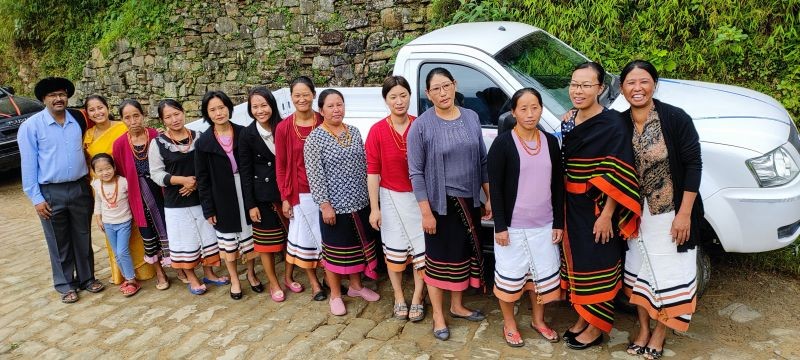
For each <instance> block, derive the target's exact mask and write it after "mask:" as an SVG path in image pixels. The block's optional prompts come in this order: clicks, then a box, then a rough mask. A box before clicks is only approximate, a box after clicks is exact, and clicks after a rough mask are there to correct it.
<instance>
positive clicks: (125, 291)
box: [119, 281, 142, 297]
mask: <svg viewBox="0 0 800 360" xmlns="http://www.w3.org/2000/svg"><path fill="white" fill-rule="evenodd" d="M141 288H142V285H141V284H139V283H138V282H134V281H125V282H123V283H122V285H120V287H119V291H120V292H122V295H125V297H131V296H133V295H136V293H138V292H139V290H141Z"/></svg>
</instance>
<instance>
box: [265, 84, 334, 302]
mask: <svg viewBox="0 0 800 360" xmlns="http://www.w3.org/2000/svg"><path fill="white" fill-rule="evenodd" d="M289 91H290V92H291V94H292V103H293V104H294V107H295V112H294V113H293V114H291V115H289V117H287V118H286V119H285V120H284V121H281V122H280V123H278V126H277V127H276V128H275V162H276V165H277V166H276V167H275V173H276V175H277V178H278V180H277V181H278V190H279V191H280V193H281V201H282V211H283V215H284V216H286V218H288V219H289V233H288V237H287V243H286V262H287V263H289V264H294V265H297V266H299V267H301V268H304V269H306V275H308V281H309V283H310V284H311V290H312V292H313V297H314V300H316V301H322V300H325V299H327V297H328V296H327V295H326V294H325V292H324V291H322V286H321V285H320V283H319V280H318V279H317V273H316V268H317V265H318V263H319V260H320V256H321V254H322V236H321V235H320V227H319V207H318V206H317V204H315V203H314V200H313V199H312V198H311V189H310V188H309V185H308V177H307V176H306V164H305V160H304V159H303V146H304V145H305V140H306V138H307V137H308V134H310V133H311V130H314V129H315V128H316V127H317V126H319V125H320V124H321V123H322V116H320V115H319V113H317V112H315V111H314V109H312V108H311V104H312V103H313V102H314V96H315V95H316V91H315V90H314V83H313V82H312V81H311V79H309V78H307V77H305V76H300V77H298V78H296V79H294V80H293V81H292V83H291V84H290V85H289ZM284 276H285V278H284V284H285V285H286V287H287V288H288V289H289V290H290V291H292V292H296V293H298V292H301V291H303V286H302V285H300V283H297V282H295V281H294V280H292V272H291V271H287V272H286V273H285V275H284Z"/></svg>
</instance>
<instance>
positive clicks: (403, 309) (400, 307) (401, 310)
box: [392, 303, 408, 320]
mask: <svg viewBox="0 0 800 360" xmlns="http://www.w3.org/2000/svg"><path fill="white" fill-rule="evenodd" d="M392 313H393V314H394V318H395V319H397V320H406V319H408V305H406V304H405V303H400V304H394V309H393V310H392Z"/></svg>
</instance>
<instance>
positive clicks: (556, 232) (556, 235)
mask: <svg viewBox="0 0 800 360" xmlns="http://www.w3.org/2000/svg"><path fill="white" fill-rule="evenodd" d="M561 240H564V230H561V229H553V244H558V243H560V242H561Z"/></svg>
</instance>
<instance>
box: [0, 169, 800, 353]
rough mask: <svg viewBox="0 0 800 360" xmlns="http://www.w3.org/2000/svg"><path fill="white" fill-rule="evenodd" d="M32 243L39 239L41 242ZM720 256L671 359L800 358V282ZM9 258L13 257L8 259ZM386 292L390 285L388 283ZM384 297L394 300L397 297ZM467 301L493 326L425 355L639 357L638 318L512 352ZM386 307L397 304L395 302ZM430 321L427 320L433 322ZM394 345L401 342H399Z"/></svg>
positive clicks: (566, 315) (4, 202)
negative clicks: (580, 343) (592, 339)
mask: <svg viewBox="0 0 800 360" xmlns="http://www.w3.org/2000/svg"><path fill="white" fill-rule="evenodd" d="M0 201H1V202H0V204H1V205H0V219H1V220H4V221H14V219H27V218H28V217H34V216H35V214H34V212H33V210H32V207H31V205H30V203H29V202H28V200H27V198H25V196H24V194H23V193H22V190H21V180H20V176H19V172H18V171H12V172H6V173H0ZM0 235H2V236H0V238H5V237H6V236H5V235H4V234H0ZM98 236H102V235H100V234H99V233H97V231H96V230H95V237H96V238H97V237H98ZM100 238H101V237H100ZM26 241H39V239H28V240H26ZM5 243H6V244H8V242H5ZM12 243H13V242H12ZM98 244H102V242H99V241H95V245H98ZM42 247H44V245H42ZM720 256H725V255H724V254H721V255H717V256H716V257H715V258H712V262H713V263H714V267H713V272H712V280H711V284H710V286H709V288H708V290H707V291H706V293H705V295H704V296H703V297H702V298H700V299H699V302H698V311H697V313H696V314H695V315H694V317H693V319H692V323H691V326H690V328H689V332H688V333H685V334H675V335H672V334H671V335H670V336H669V337H668V342H667V344H666V346H665V348H666V352H665V356H666V357H667V358H673V359H800V311H798V306H800V279H797V278H792V277H788V276H784V275H780V274H770V273H765V272H761V271H754V270H751V269H746V268H737V267H734V266H732V265H728V264H726V263H727V262H725V261H720V260H721V259H720V258H719V257H720ZM6 260H9V259H3V261H6ZM96 262H97V263H98V267H100V266H106V267H107V263H105V262H107V260H105V259H98V260H97V261H96ZM29 264H30V265H31V266H36V267H41V269H38V271H40V272H45V271H46V272H48V273H49V268H47V269H45V268H46V267H49V264H46V263H40V262H34V263H29ZM104 280H105V279H104ZM386 283H388V281H386ZM385 286H386V284H383V285H381V287H385ZM387 291H388V290H387ZM384 293H385V292H384ZM53 294H55V293H53ZM387 295H388V294H387ZM53 296H55V295H53ZM384 298H389V299H390V296H385V297H384ZM466 300H467V304H468V305H470V304H473V305H478V306H480V307H482V308H483V309H484V310H485V311H486V312H488V313H489V317H490V320H489V321H488V324H486V325H484V324H481V325H480V326H478V325H477V324H475V325H472V324H470V325H469V326H470V330H469V334H474V336H473V337H472V338H471V339H472V340H470V341H467V342H466V345H465V347H464V348H460V349H456V348H453V349H452V352H451V353H449V354H445V355H442V353H441V352H438V351H437V350H436V349H437V346H438V345H436V343H435V342H433V340H430V337H429V334H428V331H429V328H428V329H427V330H426V329H421V332H420V339H415V341H416V342H417V343H418V344H419V348H418V349H419V351H421V353H422V354H430V355H429V358H448V357H450V358H453V357H454V358H469V357H471V358H486V357H492V358H530V356H531V355H533V356H534V357H535V358H544V357H546V358H564V359H573V358H578V359H607V358H614V359H629V358H630V359H634V358H636V357H630V356H628V355H627V354H625V352H624V351H625V346H626V344H627V342H628V341H629V340H628V339H629V338H630V337H632V336H633V334H632V333H630V332H631V331H632V330H634V329H635V324H634V317H633V316H632V315H629V314H620V315H618V319H617V322H616V324H615V327H614V330H613V331H612V333H611V334H610V340H609V341H608V342H607V344H606V345H604V346H602V347H596V348H593V349H591V350H588V351H585V352H575V351H571V350H567V349H566V348H565V347H564V346H563V345H562V344H556V346H553V347H552V348H549V349H550V350H547V351H545V350H542V348H543V347H544V346H545V344H541V346H540V343H539V342H534V340H533V339H534V338H535V336H534V335H535V334H533V333H532V331H530V330H529V329H527V330H524V334H523V335H524V337H525V338H526V341H530V342H531V343H533V344H536V345H535V346H531V347H528V346H526V347H525V348H523V349H522V350H520V349H511V348H508V347H506V346H505V345H504V344H503V343H502V340H501V339H500V336H499V335H500V332H501V330H499V329H501V328H502V317H501V316H500V313H499V310H498V309H497V304H496V301H495V300H494V299H493V298H491V297H489V296H480V295H471V296H469V297H468V298H466ZM263 301H266V300H263ZM382 302H383V301H382ZM385 305H387V307H389V306H390V304H385ZM520 308H521V311H520V313H521V314H522V315H521V316H519V317H518V321H519V323H520V324H521V325H522V324H524V322H523V321H526V320H529V312H528V310H525V309H526V308H527V306H521V307H520ZM368 309H369V308H368ZM369 313H371V312H370V311H369V310H368V311H366V312H365V313H364V315H362V316H366V315H368V314H369ZM0 315H2V314H0ZM429 318H430V317H428V319H426V321H429ZM547 318H548V319H549V321H550V322H551V325H552V326H553V328H555V329H556V330H558V331H559V332H563V330H564V329H566V328H567V327H568V326H570V324H571V322H572V321H574V319H575V315H574V313H573V312H572V311H571V310H570V309H569V307H568V306H567V305H566V304H557V305H555V306H550V307H549V308H548V316H547ZM487 326H488V330H487ZM3 327H5V325H3ZM521 329H522V326H521ZM484 331H485V332H486V335H485V336H481V337H479V333H482V332H484ZM405 335H406V333H405V331H403V333H402V334H401V335H399V337H400V338H401V339H402V338H403V337H404V336H405ZM412 335H413V333H412ZM390 341H396V338H395V340H390ZM5 342H6V341H3V343H5ZM0 345H7V344H0ZM546 346H549V345H546ZM3 348H6V347H5V346H0V350H3ZM489 348H491V349H494V350H492V352H496V354H494V353H493V354H492V356H483V355H481V354H482V353H481V352H480V351H481V350H487V349H489ZM6 349H7V348H6ZM525 349H527V352H525ZM537 349H538V350H537ZM487 351H488V350H487ZM3 352H4V351H0V357H4V355H2V353H3ZM486 354H488V353H486ZM373 355H374V354H373ZM495 355H497V356H495ZM369 357H373V356H371V355H370V356H369Z"/></svg>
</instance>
